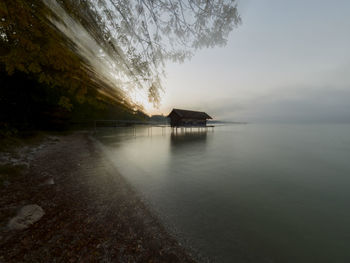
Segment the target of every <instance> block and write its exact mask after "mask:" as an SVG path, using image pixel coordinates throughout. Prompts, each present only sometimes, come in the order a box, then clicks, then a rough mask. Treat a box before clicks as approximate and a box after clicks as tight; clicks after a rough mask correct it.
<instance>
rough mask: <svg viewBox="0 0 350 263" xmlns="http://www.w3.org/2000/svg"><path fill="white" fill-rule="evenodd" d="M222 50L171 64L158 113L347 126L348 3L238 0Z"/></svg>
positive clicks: (349, 85)
mask: <svg viewBox="0 0 350 263" xmlns="http://www.w3.org/2000/svg"><path fill="white" fill-rule="evenodd" d="M238 10H239V13H240V15H241V17H242V25H240V26H239V27H238V28H236V29H234V30H233V31H232V33H231V34H230V36H229V38H228V43H227V45H226V46H225V47H222V48H214V49H204V50H200V51H198V52H197V53H196V54H195V56H194V57H192V59H191V60H187V61H185V62H184V63H182V64H173V63H169V64H168V65H167V66H166V73H167V76H166V78H165V79H164V80H163V84H164V88H165V91H164V93H163V94H162V97H163V99H162V103H161V106H160V107H159V109H155V108H152V107H151V106H150V105H146V110H147V111H148V112H149V113H150V114H168V113H169V112H170V110H171V109H172V108H184V109H192V110H201V111H206V112H207V113H208V114H209V115H211V116H213V117H214V118H215V119H217V120H227V121H247V122H350V49H349V47H350V34H349V28H350V16H349V11H350V1H346V0H334V1H324V0H293V1H290V0H288V1H287V0H264V1H262V0H240V2H239V3H238Z"/></svg>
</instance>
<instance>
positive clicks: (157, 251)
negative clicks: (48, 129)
mask: <svg viewBox="0 0 350 263" xmlns="http://www.w3.org/2000/svg"><path fill="white" fill-rule="evenodd" d="M30 159H31V160H30V162H29V165H28V168H27V169H26V170H25V172H23V174H22V175H21V176H17V177H16V178H15V179H13V181H11V183H8V184H6V185H4V186H2V187H1V188H0V196H1V199H0V209H1V210H0V214H1V216H0V262H1V263H3V262H195V261H194V260H193V257H192V256H191V255H190V254H189V253H188V252H187V251H185V249H184V248H183V247H181V246H180V245H179V244H178V242H177V241H176V240H175V238H173V237H172V236H171V235H169V233H168V232H167V231H166V230H165V229H164V227H163V226H162V224H161V223H160V222H159V220H158V219H157V218H156V217H155V216H154V215H153V214H152V213H151V212H150V210H149V209H148V208H147V206H146V205H145V204H144V203H143V202H142V201H141V199H140V198H139V196H138V195H137V193H136V192H135V191H134V190H133V189H132V187H130V185H129V184H128V183H126V181H125V180H124V178H123V177H122V176H121V175H120V174H119V173H118V171H117V170H116V169H115V168H114V166H113V165H112V164H111V163H110V162H109V161H108V160H107V158H104V157H103V153H102V152H101V151H100V150H99V149H98V147H96V146H95V145H94V142H93V140H91V139H90V137H89V134H88V133H83V132H80V133H78V132H77V133H74V134H71V135H68V136H60V137H57V138H56V139H54V140H50V141H49V142H47V143H45V145H44V147H41V148H40V149H39V150H37V151H35V152H34V153H33V156H31V158H30ZM30 204H36V205H38V206H40V207H41V208H42V209H43V210H44V212H45V214H44V215H43V216H42V218H40V220H39V221H37V222H35V223H34V224H32V225H30V227H28V228H27V229H25V230H10V229H9V228H8V225H7V223H8V221H9V220H10V219H11V218H12V217H14V216H15V215H16V212H17V211H18V210H19V209H20V208H21V207H23V206H25V205H30Z"/></svg>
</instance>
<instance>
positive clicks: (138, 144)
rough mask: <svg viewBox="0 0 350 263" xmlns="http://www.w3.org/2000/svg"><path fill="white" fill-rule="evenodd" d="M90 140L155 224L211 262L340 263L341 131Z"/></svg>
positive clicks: (108, 134) (220, 131) (346, 246)
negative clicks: (157, 217) (103, 149)
mask: <svg viewBox="0 0 350 263" xmlns="http://www.w3.org/2000/svg"><path fill="white" fill-rule="evenodd" d="M98 137H99V139H100V141H101V142H102V143H103V145H104V146H106V150H107V151H108V154H109V157H110V158H111V160H113V161H114V162H115V163H116V165H117V167H118V169H119V170H120V171H121V173H122V174H123V175H124V176H125V177H126V179H127V180H128V181H129V182H130V183H131V184H133V185H134V187H136V188H137V189H138V190H139V191H140V193H141V194H142V195H143V196H144V197H145V198H146V199H147V200H148V202H149V203H150V205H151V206H152V208H153V209H154V210H155V211H156V212H157V213H159V215H160V217H161V219H162V220H163V221H164V223H165V224H166V225H168V226H170V228H171V229H172V231H174V233H175V234H177V235H178V236H180V237H181V238H182V239H183V240H186V241H188V242H190V243H191V244H192V246H193V247H194V248H195V249H197V250H198V251H200V252H201V253H202V254H203V255H206V256H209V257H211V258H213V259H215V261H216V262H332V263H333V262H350V125H254V124H249V125H230V126H222V127H216V128H215V131H214V132H211V131H208V132H192V133H180V132H179V133H177V134H174V133H171V132H170V130H167V131H166V133H165V134H162V131H161V129H160V128H153V129H152V135H151V134H148V130H147V128H141V127H140V128H138V129H137V132H136V136H134V135H133V132H132V130H131V129H128V128H118V129H108V130H100V131H98Z"/></svg>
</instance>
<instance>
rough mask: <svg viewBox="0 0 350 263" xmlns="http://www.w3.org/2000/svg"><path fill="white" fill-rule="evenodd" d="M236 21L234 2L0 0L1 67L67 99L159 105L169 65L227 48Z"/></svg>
mask: <svg viewBox="0 0 350 263" xmlns="http://www.w3.org/2000/svg"><path fill="white" fill-rule="evenodd" d="M240 22H241V19H240V17H239V14H238V11H237V6H236V0H157V1H155V0H130V1H126V0H98V1H96V0H2V1H1V2H0V43H1V46H0V56H1V57H0V63H1V65H2V67H3V68H4V69H5V70H6V72H7V74H9V75H11V74H13V73H14V72H15V71H19V72H22V73H25V74H28V75H29V76H30V77H31V78H34V79H36V80H37V81H38V82H39V83H43V84H45V85H46V86H48V87H50V88H52V89H61V90H64V92H62V94H63V95H62V96H60V98H58V101H57V103H58V105H60V106H62V107H64V108H65V109H67V110H71V108H72V106H73V103H72V98H74V99H75V100H77V101H78V102H81V103H84V102H89V103H91V104H94V105H95V106H96V105H99V104H100V101H101V100H102V101H103V100H106V98H108V99H107V100H114V101H118V103H122V104H124V105H126V106H127V107H129V108H135V109H137V108H138V107H137V106H135V105H134V104H133V103H132V101H131V100H130V97H129V96H128V94H129V92H130V91H131V90H136V91H141V90H147V92H148V99H149V100H150V101H151V102H153V103H154V104H155V105H156V104H158V103H159V98H160V91H161V90H162V85H161V78H162V74H164V64H165V63H166V61H167V60H172V61H178V62H181V61H183V60H184V59H186V58H189V57H191V55H192V54H193V53H194V52H195V51H196V50H197V49H200V48H207V47H213V46H216V45H224V44H225V43H226V41H227V36H228V34H229V32H230V31H231V30H232V29H233V28H234V27H235V26H237V25H239V24H240Z"/></svg>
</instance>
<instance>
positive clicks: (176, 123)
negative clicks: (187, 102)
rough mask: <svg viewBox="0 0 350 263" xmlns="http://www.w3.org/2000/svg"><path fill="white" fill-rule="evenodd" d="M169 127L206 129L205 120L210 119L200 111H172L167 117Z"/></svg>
mask: <svg viewBox="0 0 350 263" xmlns="http://www.w3.org/2000/svg"><path fill="white" fill-rule="evenodd" d="M167 117H168V118H170V126H171V127H206V126H207V120H208V119H212V117H210V116H209V115H208V114H207V113H205V112H202V111H191V110H181V109H173V110H172V111H171V112H170V113H169V115H168V116H167Z"/></svg>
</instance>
